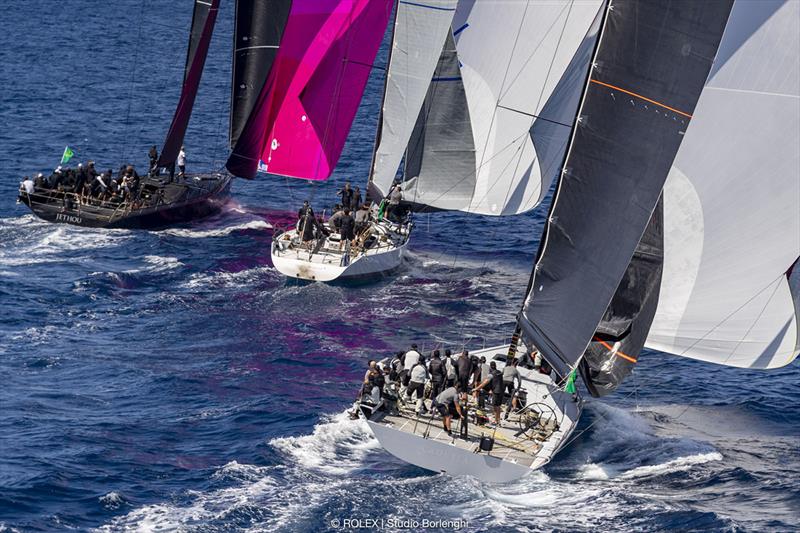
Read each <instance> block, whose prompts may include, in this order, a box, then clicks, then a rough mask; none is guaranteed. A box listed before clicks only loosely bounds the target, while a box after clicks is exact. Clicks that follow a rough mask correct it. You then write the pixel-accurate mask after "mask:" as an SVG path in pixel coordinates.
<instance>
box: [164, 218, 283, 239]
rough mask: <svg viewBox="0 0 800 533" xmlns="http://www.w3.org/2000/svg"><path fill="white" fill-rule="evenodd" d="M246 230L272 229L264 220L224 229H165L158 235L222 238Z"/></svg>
mask: <svg viewBox="0 0 800 533" xmlns="http://www.w3.org/2000/svg"><path fill="white" fill-rule="evenodd" d="M248 229H272V225H271V224H269V223H268V222H266V221H264V220H251V221H250V222H247V223H244V224H236V225H233V226H226V227H224V228H215V229H207V230H196V229H188V228H178V229H167V230H163V231H161V232H160V233H162V234H165V235H173V236H175V237H187V238H190V239H205V238H206V237H224V236H226V235H230V234H231V233H233V232H234V231H243V230H248Z"/></svg>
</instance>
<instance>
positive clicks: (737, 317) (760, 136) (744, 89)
mask: <svg viewBox="0 0 800 533" xmlns="http://www.w3.org/2000/svg"><path fill="white" fill-rule="evenodd" d="M798 50H800V2H796V1H786V2H784V1H779V0H762V1H759V2H746V1H737V2H736V3H735V5H734V7H733V10H732V12H731V16H730V20H729V22H728V26H727V28H726V30H725V36H724V39H723V40H722V43H721V46H720V49H719V53H718V55H717V59H716V62H715V65H714V69H713V71H712V72H711V74H710V76H709V78H708V81H707V82H706V84H705V88H704V90H703V94H702V96H701V97H700V101H699V102H698V105H697V109H696V111H695V113H694V118H693V119H692V123H691V125H690V127H689V129H688V130H687V132H686V138H685V140H684V142H683V143H682V145H681V147H680V150H679V151H678V154H677V157H676V159H675V164H674V166H673V167H672V169H671V171H670V174H669V178H668V180H667V183H666V186H665V189H664V226H665V228H664V274H663V280H662V283H661V294H660V299H659V303H658V310H657V313H656V316H655V320H654V321H653V325H652V328H651V330H650V334H649V337H648V339H647V346H649V347H651V348H655V349H658V350H663V351H666V352H670V353H674V354H677V355H682V356H685V357H692V358H695V359H701V360H704V361H711V362H714V363H722V364H726V365H731V366H738V367H751V368H774V367H779V366H783V365H786V364H789V363H790V362H791V361H792V360H793V359H794V358H795V357H797V355H798V323H797V307H798V296H799V294H798V292H797V285H796V284H795V292H794V293H793V292H792V289H791V287H790V284H789V280H788V275H787V273H788V271H789V270H790V268H791V267H792V265H793V264H795V262H796V261H797V259H798V257H799V256H800V205H799V204H800V148H798V147H800V60H799V59H798ZM798 268H800V266H795V270H797V269H798ZM795 275H797V273H795Z"/></svg>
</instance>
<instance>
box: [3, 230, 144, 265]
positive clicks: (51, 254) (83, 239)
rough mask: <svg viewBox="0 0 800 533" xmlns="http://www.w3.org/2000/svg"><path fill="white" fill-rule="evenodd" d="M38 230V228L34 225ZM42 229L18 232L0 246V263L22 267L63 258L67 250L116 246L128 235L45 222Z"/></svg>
mask: <svg viewBox="0 0 800 533" xmlns="http://www.w3.org/2000/svg"><path fill="white" fill-rule="evenodd" d="M36 229H38V228H36ZM41 230H42V231H35V232H27V231H26V232H20V235H19V238H18V239H15V241H14V243H13V244H12V246H9V247H4V248H3V249H0V265H5V266H23V265H32V264H42V263H52V262H56V261H63V260H64V259H65V253H66V252H75V251H79V252H91V251H93V250H98V249H101V248H111V247H115V246H119V245H121V244H122V243H124V242H125V241H127V240H128V239H130V238H131V236H132V233H131V232H130V231H128V230H109V229H105V230H93V229H89V228H75V227H72V226H64V225H62V226H58V227H56V228H53V227H52V226H50V225H48V226H46V227H44V228H41Z"/></svg>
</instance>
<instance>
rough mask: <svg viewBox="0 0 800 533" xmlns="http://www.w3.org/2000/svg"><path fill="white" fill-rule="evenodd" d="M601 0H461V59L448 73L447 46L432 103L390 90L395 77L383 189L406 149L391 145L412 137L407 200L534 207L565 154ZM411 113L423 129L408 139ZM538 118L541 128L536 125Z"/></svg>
mask: <svg viewBox="0 0 800 533" xmlns="http://www.w3.org/2000/svg"><path fill="white" fill-rule="evenodd" d="M603 5H604V3H603V1H602V0H577V1H575V0H548V1H542V0H535V1H534V0H530V1H519V0H497V1H482V0H472V1H469V0H462V1H461V2H459V3H458V8H457V9H456V11H455V16H454V17H453V19H452V27H453V33H454V35H455V40H456V49H457V53H458V57H457V61H458V67H460V68H458V69H457V71H456V72H455V73H450V72H449V70H448V69H447V67H446V63H447V61H446V60H447V57H448V56H447V50H446V49H445V50H444V51H443V52H442V60H441V62H440V69H442V70H444V71H447V72H448V75H447V76H445V78H443V79H435V80H433V82H434V83H433V84H431V85H430V90H429V92H428V101H427V102H426V103H425V107H424V108H423V101H422V100H419V98H418V96H419V93H418V92H415V93H414V96H415V98H411V97H410V96H409V94H399V92H398V91H392V92H390V91H389V86H391V85H394V83H393V82H391V81H390V84H389V86H387V93H386V100H385V102H384V114H385V116H389V115H393V114H397V113H402V114H403V120H402V121H399V123H400V124H401V125H402V127H400V126H398V121H397V120H395V121H393V122H392V121H388V120H384V122H383V125H382V131H381V142H380V146H379V148H378V156H377V157H376V165H375V171H374V175H375V178H374V180H373V181H374V183H375V185H377V187H378V189H379V190H380V191H381V192H382V193H384V194H385V193H386V192H388V189H389V186H390V185H391V183H392V180H393V179H394V173H395V172H396V170H397V165H396V164H395V161H396V162H397V163H399V158H398V156H397V155H394V156H393V157H391V158H390V157H388V156H387V155H386V154H387V153H389V152H390V151H394V153H395V154H396V150H397V147H398V146H400V145H401V143H402V141H403V140H405V142H406V143H407V145H408V151H407V153H406V163H407V166H406V170H407V172H406V174H407V175H406V176H405V181H406V183H405V186H404V188H405V190H406V192H405V199H406V200H407V201H410V202H413V203H415V204H418V205H424V206H430V207H433V208H438V209H459V210H461V211H466V212H471V213H479V214H488V215H509V214H516V213H523V212H525V211H528V210H530V209H533V208H534V207H536V205H538V204H539V202H540V201H541V199H542V197H543V196H544V195H545V194H546V192H547V190H548V188H549V187H550V184H551V183H552V181H553V179H554V178H555V177H556V176H557V174H558V171H559V168H558V167H559V165H560V163H561V161H562V160H563V157H564V151H565V150H566V145H567V141H568V138H569V134H570V131H571V129H572V124H573V122H574V120H575V113H576V110H577V106H578V99H579V97H580V94H581V91H582V88H583V84H584V82H585V79H586V75H587V72H588V62H589V58H590V57H591V51H592V48H593V46H594V40H595V37H596V33H597V26H598V24H597V23H598V22H599V16H598V15H599V13H600V12H601V7H602V6H603ZM400 6H401V7H402V6H404V3H402V2H401V3H400ZM398 14H400V11H398ZM442 18H443V17H442ZM398 28H399V26H398ZM440 29H441V28H440ZM400 37H402V35H401V36H400ZM426 38H428V39H430V35H427V36H426ZM397 40H398V36H397V35H396V37H395V41H396V42H397ZM442 42H443V39H442ZM429 44H430V43H427V44H426V46H427V45H429ZM399 48H402V47H399ZM445 48H446V47H445ZM439 50H441V47H439V48H438V49H437V57H438V51H439ZM395 56H396V54H393V59H392V62H393V63H394V61H395V59H394V57H395ZM426 59H430V58H427V57H426ZM426 65H427V66H426V68H427V67H430V64H426ZM414 68H419V67H418V66H415V67H414ZM394 70H395V69H394V68H393V67H392V68H390V80H391V79H392V78H393V77H394V76H395V74H394ZM430 81H431V80H430V78H429V79H428V80H427V83H430ZM451 82H452V83H451ZM437 84H439V85H438V87H439V88H437ZM421 86H422V85H421V84H420V85H418V86H415V89H419V88H421ZM425 88H426V90H428V85H427V84H426V85H425ZM434 92H435V94H433V93H434ZM443 95H444V96H443ZM464 96H465V98H464ZM412 104H413V105H412ZM459 106H462V107H465V108H464V109H456V107H459ZM398 110H399V111H398ZM421 111H422V112H421ZM417 115H419V119H417ZM412 116H413V117H414V118H413V119H412V120H413V121H416V122H417V124H416V134H415V135H416V137H415V139H413V141H412V143H411V144H408V143H409V140H410V139H411V135H412V133H414V132H413V131H412V130H413V129H414V128H413V126H414V124H413V122H412V123H411V126H412V127H411V128H409V127H408V125H409V123H408V122H407V120H408V118H409V117H412ZM465 117H466V120H467V121H468V122H469V124H468V127H467V129H466V130H464V128H462V127H461V126H462V122H463V121H464V120H465ZM449 120H452V121H453V124H452V127H450V125H449V124H448V121H449ZM539 123H541V125H542V127H539V128H537V127H535V126H536V125H538V124H539ZM448 132H449V134H448ZM537 132H538V133H540V135H539V141H540V142H538V143H537V138H536V137H537ZM387 135H388V137H387ZM455 137H459V138H455ZM460 137H471V138H464V139H462V138H460ZM384 139H386V140H384ZM412 145H413V146H412ZM464 150H469V151H470V157H469V158H467V157H465V156H464V154H463V153H464ZM473 152H474V154H473ZM538 152H542V153H538ZM454 157H457V160H455V159H454ZM467 160H469V165H468V166H465V164H464V161H467ZM409 161H411V162H412V164H411V165H409ZM409 170H411V172H412V173H413V174H409V173H408V171H409Z"/></svg>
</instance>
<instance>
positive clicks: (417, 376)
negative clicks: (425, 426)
mask: <svg viewBox="0 0 800 533" xmlns="http://www.w3.org/2000/svg"><path fill="white" fill-rule="evenodd" d="M428 377H429V376H428V369H427V368H425V358H424V357H423V356H420V357H419V361H417V364H415V365H414V366H413V367H411V372H410V380H409V382H408V389H407V390H406V401H411V396H413V395H414V393H416V395H417V407H416V411H417V414H421V413H423V412H427V409H426V408H425V401H424V400H425V382H426V381H427V380H428Z"/></svg>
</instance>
